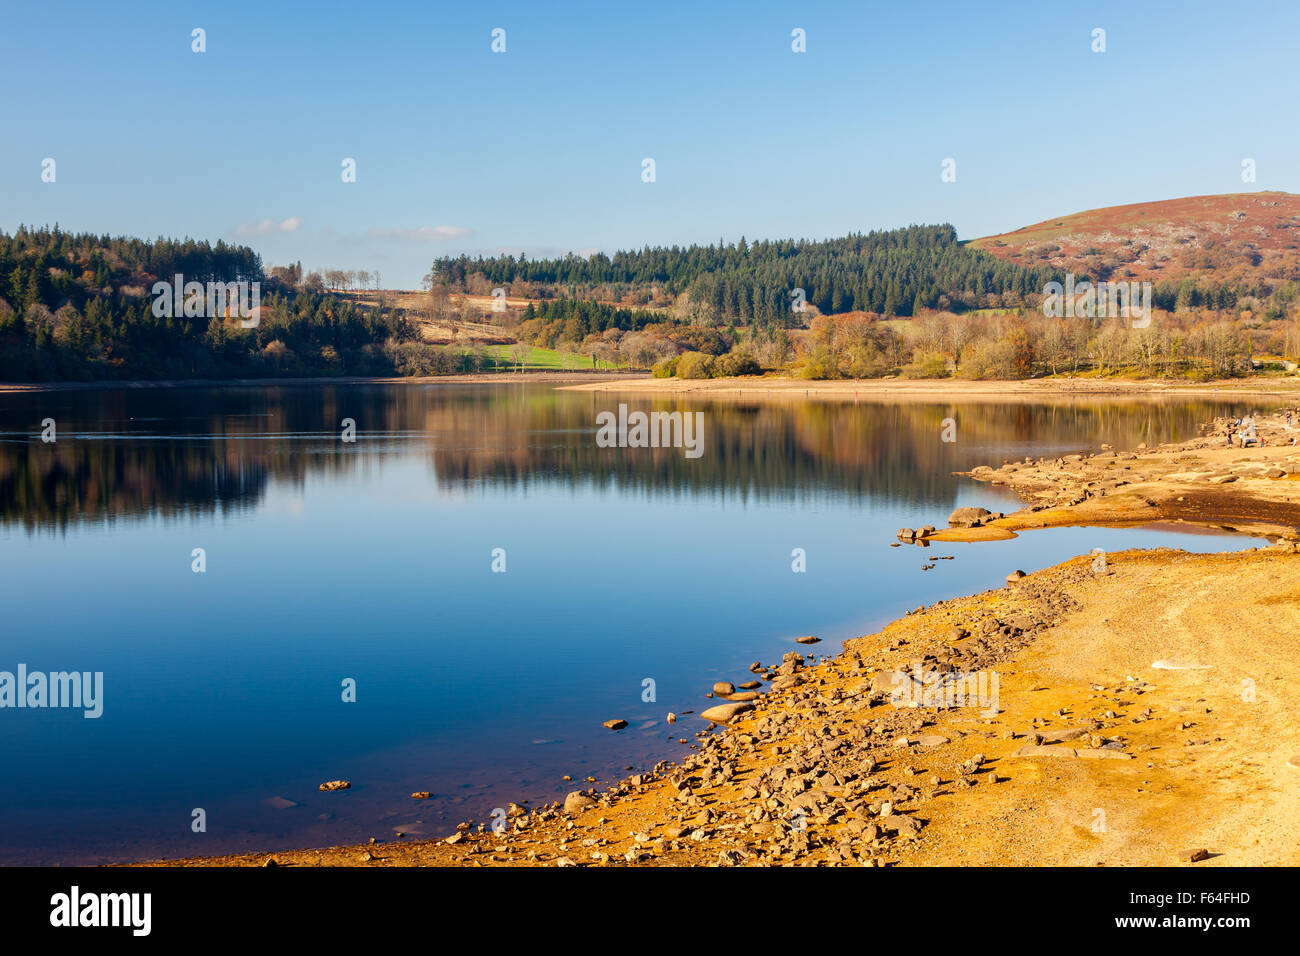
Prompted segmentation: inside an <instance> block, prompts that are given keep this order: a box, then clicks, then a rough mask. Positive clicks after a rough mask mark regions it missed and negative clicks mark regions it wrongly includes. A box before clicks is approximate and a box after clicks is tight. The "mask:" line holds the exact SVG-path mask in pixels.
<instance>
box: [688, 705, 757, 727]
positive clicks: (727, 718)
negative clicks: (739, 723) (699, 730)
mask: <svg viewBox="0 0 1300 956" xmlns="http://www.w3.org/2000/svg"><path fill="white" fill-rule="evenodd" d="M753 709H754V705H753V704H751V703H749V702H748V701H738V702H736V703H731V704H719V705H718V706H716V707H710V708H709V709H708V710H706V711H704V712H702V713H701V714H700V716H701V717H703V718H704V719H705V720H708V721H711V722H713V723H715V724H726V723H730V722H731V721H733V720H735V719H736V718H737V717H739V716H740V715H741V714H743V713H745V712H746V711H750V710H753Z"/></svg>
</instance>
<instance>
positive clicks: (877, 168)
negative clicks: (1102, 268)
mask: <svg viewBox="0 0 1300 956" xmlns="http://www.w3.org/2000/svg"><path fill="white" fill-rule="evenodd" d="M4 22H5V27H4V30H3V32H0V62H2V63H4V64H5V67H6V73H7V75H8V76H9V78H10V82H9V84H7V85H8V89H9V91H10V93H9V95H8V96H6V97H5V98H4V100H3V103H2V104H0V129H3V137H4V148H3V149H2V150H0V183H3V189H2V190H0V229H4V230H7V231H11V230H13V229H14V228H15V227H16V226H17V225H18V224H19V223H28V224H46V223H50V224H53V223H54V222H58V223H59V224H60V225H62V226H63V227H64V228H67V229H71V230H75V231H83V230H84V231H93V232H105V233H112V234H128V235H138V236H146V237H152V236H157V235H167V236H185V235H189V236H194V237H197V238H206V239H211V240H216V239H218V238H224V239H226V240H229V241H241V242H245V243H247V244H248V245H251V246H252V247H253V248H255V249H256V250H257V251H258V252H260V253H261V254H262V256H263V258H264V260H265V261H266V262H267V264H268V265H270V264H282V263H285V262H290V261H294V260H299V259H301V260H302V262H303V264H304V265H305V266H306V267H308V268H326V267H336V268H353V269H369V270H372V271H373V270H378V271H380V272H381V274H382V276H383V279H384V284H385V285H387V286H390V287H408V288H412V287H416V286H417V285H418V284H419V280H420V277H421V276H422V275H423V274H424V273H425V272H426V271H427V270H428V267H429V263H430V262H431V261H432V259H433V258H434V257H435V256H438V255H443V254H454V253H458V252H462V251H463V252H469V253H472V254H473V253H479V252H483V253H493V252H497V251H520V250H522V251H526V252H528V253H529V254H530V255H552V254H557V253H562V252H565V251H568V250H574V251H580V252H586V251H590V250H592V249H603V250H606V251H613V250H615V249H618V248H628V247H639V246H642V245H646V244H651V245H654V244H672V243H681V244H686V243H691V242H706V243H707V242H711V241H716V240H717V239H718V238H719V237H724V238H726V239H728V240H734V239H737V238H739V237H740V236H741V235H745V236H747V237H749V238H751V239H752V238H777V237H788V236H795V237H809V238H822V237H827V236H834V235H842V234H844V233H846V232H850V231H856V230H868V229H872V228H888V227H894V226H901V225H907V224H908V223H913V222H918V223H919V222H951V223H953V224H954V225H955V226H956V227H957V230H958V233H959V235H961V236H962V237H963V238H975V237H977V236H981V235H987V234H990V233H995V232H1001V231H1005V230H1008V229H1013V228H1016V227H1019V226H1022V225H1026V224H1029V223H1032V222H1036V221H1040V220H1043V219H1046V218H1048V217H1051V216H1056V215H1061V214H1065V213H1069V212H1075V211H1078V210H1081V209H1089V208H1094V207H1098V206H1107V205H1114V204H1118V203H1125V202H1140V201H1146V200H1153V199H1164V198H1170V197H1174V196H1186V195H1197V194H1203V193H1224V192H1238V191H1249V190H1256V189H1282V190H1287V191H1300V124H1297V123H1296V122H1295V121H1294V115H1293V114H1294V104H1295V101H1296V93H1297V90H1298V89H1300V82H1298V81H1300V62H1298V60H1297V57H1296V56H1295V54H1294V38H1295V36H1297V35H1300V29H1298V28H1300V5H1296V4H1293V3H1277V4H1269V3H1241V4H1226V3H1222V2H1220V3H1205V2H1199V0H1189V2H1183V3H1142V4H1133V3H1131V2H1128V3H1071V4H1061V3H1047V4H1044V3H1042V2H1024V3H1021V2H1006V3H978V2H969V3H968V2H946V3H940V2H924V0H920V2H915V0H913V2H892V3H875V2H854V3H848V2H844V3H809V2H798V3H794V2H788V3H763V2H747V3H706V2H694V3H675V2H663V0H656V2H650V3H622V2H612V0H605V2H600V3H571V2H557V3H473V4H466V3H455V4H451V3H427V2H422V3H389V2H372V3H359V2H358V3H330V2H320V3H310V4H308V3H297V2H284V3H275V2H262V3H241V2H222V3H178V2H171V3H162V2H160V3H153V2H135V3H129V4H125V5H118V4H104V3H100V2H96V3H86V2H77V3H59V2H52V3H45V4H21V5H20V4H10V5H9V7H8V9H7V10H6V11H5V14H4ZM195 27H202V28H203V29H205V30H206V33H207V52H206V53H203V54H196V53H194V52H192V51H191V30H192V29H193V28H195ZM496 27H501V28H503V29H505V31H506V52H505V53H503V54H495V53H493V52H492V51H491V42H492V37H491V31H492V30H493V29H494V28H496ZM796 27H798V28H802V29H803V30H805V31H806V36H807V52H806V53H802V54H796V53H794V52H792V51H791V30H793V29H794V28H796ZM1096 27H1101V28H1104V29H1105V30H1106V47H1107V49H1106V52H1105V53H1094V52H1092V50H1091V43H1092V37H1091V34H1092V30H1093V29H1094V28H1096ZM46 157H51V158H54V159H55V161H56V163H57V180H56V182H54V183H43V182H41V162H42V160H43V159H44V158H46ZM345 157H351V158H354V159H355V160H356V163H357V181H356V182H355V183H343V182H342V181H341V178H340V171H341V166H340V164H341V162H342V160H343V159H344V158H345ZM646 157H650V158H653V159H654V160H655V163H656V181H655V182H653V183H645V182H642V179H641V168H642V165H641V164H642V160H643V159H644V158H646ZM949 157H951V158H953V159H955V160H956V163H957V166H956V169H957V180H956V182H951V183H944V182H941V179H940V168H941V163H942V161H943V160H944V159H945V158H949ZM1245 157H1250V158H1253V159H1254V160H1255V161H1256V164H1257V170H1258V180H1257V182H1255V183H1253V184H1245V183H1243V182H1242V180H1241V161H1242V159H1243V158H1245Z"/></svg>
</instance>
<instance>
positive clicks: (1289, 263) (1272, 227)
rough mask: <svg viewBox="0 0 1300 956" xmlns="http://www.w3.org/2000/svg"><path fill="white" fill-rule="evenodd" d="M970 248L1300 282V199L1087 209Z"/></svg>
mask: <svg viewBox="0 0 1300 956" xmlns="http://www.w3.org/2000/svg"><path fill="white" fill-rule="evenodd" d="M970 245H971V246H972V247H973V248H976V249H982V250H984V251H986V252H989V253H991V254H992V255H995V256H997V257H998V258H999V259H1003V260H1005V261H1007V262H1011V263H1015V264H1017V265H1023V266H1027V267H1030V268H1044V267H1046V268H1052V269H1056V270H1060V271H1063V272H1074V273H1076V274H1079V275H1083V274H1087V275H1089V276H1091V277H1093V278H1098V279H1113V280H1115V281H1120V280H1123V279H1137V280H1140V281H1150V282H1154V283H1160V282H1182V281H1184V280H1189V279H1190V280H1193V281H1195V282H1198V283H1217V284H1230V285H1234V286H1257V287H1264V288H1261V289H1260V291H1265V289H1266V290H1267V292H1271V291H1272V290H1273V289H1274V288H1276V287H1277V286H1279V285H1281V284H1282V283H1285V282H1287V281H1291V280H1297V279H1300V196H1297V195H1294V194H1292V193H1284V192H1255V193H1225V194H1223V195H1219V196H1188V197H1184V198H1182V199H1166V200H1161V201H1158V202H1144V203H1131V204H1129V205H1126V206H1107V207H1105V208H1103V209H1089V210H1087V211H1085V212H1077V213H1073V214H1072V215H1069V216H1061V217H1058V218H1055V219H1048V220H1045V221H1043V222H1039V223H1035V224H1034V225H1032V226H1024V227H1023V228H1021V229H1017V230H1015V231H1014V232H1008V233H1003V234H1002V235H997V236H985V237H984V238H982V239H975V240H972V241H971V243H970Z"/></svg>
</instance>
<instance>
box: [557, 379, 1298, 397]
mask: <svg viewBox="0 0 1300 956" xmlns="http://www.w3.org/2000/svg"><path fill="white" fill-rule="evenodd" d="M564 390H565V391H574V392H627V393H629V394H649V395H655V396H677V395H692V396H697V395H698V396H706V397H708V398H711V399H715V398H716V399H722V398H744V399H798V400H802V399H821V398H824V399H836V400H847V399H853V400H855V401H856V400H866V401H899V400H903V399H919V400H930V399H942V400H944V401H946V402H969V401H979V402H984V401H987V400H989V399H990V398H997V399H1007V400H1014V401H1023V400H1028V401H1042V400H1044V399H1051V398H1088V399H1095V398H1162V397H1166V396H1172V397H1177V398H1196V397H1206V398H1225V397H1226V398H1231V397H1234V396H1238V395H1240V396H1242V397H1243V398H1259V399H1261V400H1262V399H1265V398H1271V397H1278V396H1289V395H1295V396H1300V377H1294V378H1261V379H1217V380H1214V381H1209V382H1184V381H1175V380H1168V379H1099V378H1043V379H1018V380H998V381H993V380H989V381H966V380H963V379H952V378H943V379H862V380H860V381H851V380H847V379H835V380H824V379H823V380H804V379H797V378H790V377H784V376H772V377H759V376H756V377H740V378H713V379H679V378H651V377H649V376H643V377H632V376H628V377H627V378H625V379H620V380H618V381H607V382H584V383H582V384H576V385H568V386H564Z"/></svg>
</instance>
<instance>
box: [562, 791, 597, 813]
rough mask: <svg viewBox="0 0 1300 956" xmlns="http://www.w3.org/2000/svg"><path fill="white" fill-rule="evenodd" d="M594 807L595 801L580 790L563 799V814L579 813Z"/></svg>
mask: <svg viewBox="0 0 1300 956" xmlns="http://www.w3.org/2000/svg"><path fill="white" fill-rule="evenodd" d="M595 805H596V801H595V800H593V799H591V797H589V796H587V795H586V794H585V793H583V792H582V791H581V790H575V791H573V792H572V793H571V794H569V795H568V796H567V797H565V798H564V812H565V813H579V812H581V811H583V810H587V809H589V808H591V807H594V806H595Z"/></svg>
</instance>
